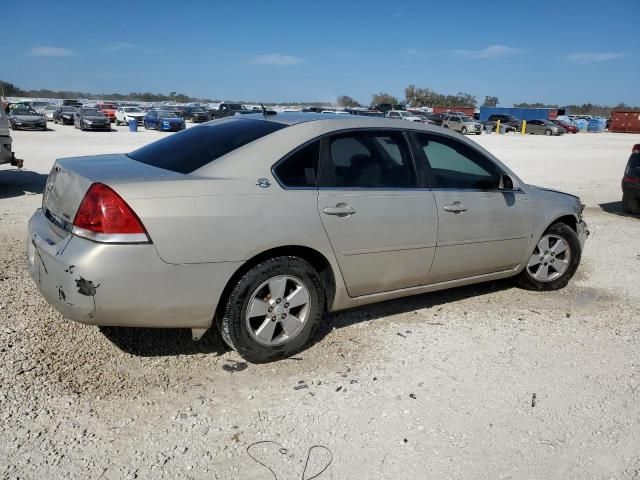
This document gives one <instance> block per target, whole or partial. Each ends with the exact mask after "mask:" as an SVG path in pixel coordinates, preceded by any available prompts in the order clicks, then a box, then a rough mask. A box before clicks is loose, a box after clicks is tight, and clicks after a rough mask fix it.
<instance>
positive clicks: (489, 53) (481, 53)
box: [453, 45, 521, 59]
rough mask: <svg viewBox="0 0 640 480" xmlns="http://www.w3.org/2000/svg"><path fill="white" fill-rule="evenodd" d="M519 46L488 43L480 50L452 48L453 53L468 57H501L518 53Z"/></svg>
mask: <svg viewBox="0 0 640 480" xmlns="http://www.w3.org/2000/svg"><path fill="white" fill-rule="evenodd" d="M520 52H521V50H520V49H519V48H513V47H507V46H506V45H489V46H488V47H487V48H483V49H482V50H454V51H453V53H455V54H456V55H461V56H463V57H469V58H479V59H485V58H503V57H509V56H511V55H515V54H516V53H520Z"/></svg>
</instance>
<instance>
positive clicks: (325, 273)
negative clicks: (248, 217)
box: [216, 245, 336, 318]
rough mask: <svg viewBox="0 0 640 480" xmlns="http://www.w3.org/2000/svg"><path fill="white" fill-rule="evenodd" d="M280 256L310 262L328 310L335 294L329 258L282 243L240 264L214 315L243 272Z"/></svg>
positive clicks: (229, 281) (222, 306)
mask: <svg viewBox="0 0 640 480" xmlns="http://www.w3.org/2000/svg"><path fill="white" fill-rule="evenodd" d="M281 256H294V257H299V258H301V259H303V260H306V261H307V262H309V263H310V264H311V266H312V267H313V268H314V269H315V270H316V272H317V273H318V277H319V278H320V283H321V284H322V288H323V289H324V292H325V305H324V307H323V309H324V310H328V309H329V308H330V307H331V305H333V300H334V298H335V294H336V277H335V272H334V271H333V268H332V267H331V263H330V262H329V260H328V259H327V258H326V257H325V256H324V255H323V254H322V253H320V252H319V251H317V250H315V249H313V248H310V247H304V246H301V245H284V246H280V247H275V248H271V249H269V250H265V251H263V252H261V253H259V254H257V255H255V256H253V257H251V258H250V259H249V260H247V261H246V262H244V263H243V264H242V266H240V267H239V268H238V269H237V270H236V271H235V272H234V273H233V275H231V277H230V278H229V280H228V281H227V284H226V285H225V287H224V289H223V291H222V295H220V300H219V302H218V307H217V309H216V317H217V318H220V316H219V314H220V312H221V309H223V308H224V305H225V304H226V301H227V300H226V299H227V298H228V296H229V294H230V293H231V290H232V289H233V287H234V286H235V284H236V283H237V282H238V280H239V279H240V278H241V277H242V276H243V275H244V274H245V273H247V272H248V271H249V270H251V269H252V268H253V267H255V266H256V265H258V264H259V263H261V262H263V261H265V260H268V259H270V258H274V257H281Z"/></svg>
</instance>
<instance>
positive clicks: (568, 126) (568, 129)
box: [551, 120, 578, 133]
mask: <svg viewBox="0 0 640 480" xmlns="http://www.w3.org/2000/svg"><path fill="white" fill-rule="evenodd" d="M551 121H552V122H553V123H555V124H556V125H560V126H561V127H562V128H564V131H565V132H567V133H578V127H576V126H575V125H571V124H570V123H567V122H563V121H562V120H551Z"/></svg>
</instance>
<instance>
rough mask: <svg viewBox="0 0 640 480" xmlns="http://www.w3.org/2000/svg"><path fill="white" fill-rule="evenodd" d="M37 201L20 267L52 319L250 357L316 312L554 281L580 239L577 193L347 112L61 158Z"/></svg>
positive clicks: (457, 144)
mask: <svg viewBox="0 0 640 480" xmlns="http://www.w3.org/2000/svg"><path fill="white" fill-rule="evenodd" d="M321 152H322V153H321ZM96 164H99V165H100V166H101V168H96V167H95V165H96ZM44 192H45V193H44V196H43V203H42V209H38V210H37V211H36V212H35V213H34V214H33V216H32V217H31V219H30V221H29V224H28V239H29V242H28V243H27V248H28V252H27V258H28V268H29V271H30V274H31V277H32V278H33V280H34V282H35V283H36V285H37V287H38V288H39V290H40V292H41V293H42V295H43V296H44V297H45V299H46V300H47V301H48V302H49V303H50V304H52V305H53V306H54V307H55V308H56V309H58V310H59V311H60V312H61V313H62V314H63V315H64V316H65V317H67V318H70V319H72V320H76V321H79V322H83V323H88V324H93V325H112V326H114V325H117V326H142V327H151V326H153V327H172V328H173V327H183V328H191V329H192V333H193V336H194V338H199V337H200V336H202V335H203V334H204V332H205V331H206V330H207V329H208V328H211V327H214V328H218V329H219V331H220V333H221V336H222V338H223V339H224V341H225V342H226V343H227V344H229V345H230V346H231V347H232V348H234V349H236V350H237V351H238V352H239V354H240V355H242V356H243V357H244V358H245V359H247V360H248V361H251V362H267V361H271V360H275V359H278V358H283V357H286V356H289V355H293V354H295V353H296V352H298V351H300V350H301V349H303V348H304V347H305V345H307V343H308V342H309V340H310V339H311V338H312V337H313V336H314V332H315V331H316V329H317V328H318V326H319V325H320V323H321V322H322V320H323V313H324V312H325V311H336V310H342V309H345V308H351V307H356V306H359V305H364V304H368V303H373V302H378V301H382V300H387V299H391V298H397V297H403V296H408V295H414V294H420V293H424V292H431V291H436V290H441V289H445V288H449V287H455V286H459V285H466V284H471V283H477V282H481V281H490V280H497V279H502V278H507V277H515V278H516V279H517V282H518V284H519V285H521V286H523V287H525V288H530V289H534V290H556V289H560V288H563V287H564V286H565V285H567V283H568V282H569V280H570V278H571V277H572V276H573V274H574V273H575V272H576V269H577V268H578V265H579V263H580V257H581V252H582V248H583V245H584V242H585V239H586V237H587V234H588V232H587V227H586V224H585V223H584V221H583V219H582V210H583V206H582V205H581V204H580V199H579V198H578V197H575V196H573V195H568V194H565V193H561V192H557V191H552V190H547V189H544V188H539V187H533V186H530V185H527V184H525V183H524V182H522V181H521V180H520V179H519V178H518V177H517V176H516V175H515V174H514V173H513V172H512V171H511V170H510V169H509V168H508V167H507V166H506V165H504V164H503V163H501V162H500V161H499V160H498V159H497V158H495V157H494V156H493V155H491V154H490V153H489V152H487V151H486V150H484V149H482V148H480V147H478V145H477V144H476V143H475V142H472V141H470V140H469V139H468V138H466V137H462V136H460V135H458V134H453V133H449V132H447V131H446V130H443V129H441V128H436V127H433V126H430V125H424V124H421V123H418V122H398V121H392V120H388V119H380V118H368V117H360V116H349V117H347V116H344V117H339V116H330V115H322V114H318V115H314V114H312V113H293V114H277V115H269V116H264V115H261V114H257V115H252V116H235V117H231V118H228V119H224V120H220V121H216V122H209V123H206V124H203V125H198V126H195V127H192V128H189V129H187V130H185V131H184V132H180V133H177V134H174V135H171V136H169V137H166V138H164V139H162V140H160V141H157V142H154V143H151V144H149V145H146V146H144V147H142V148H139V149H138V150H135V151H133V152H131V153H129V154H126V155H124V154H113V155H106V156H105V155H102V156H99V157H95V156H90V157H84V158H74V159H69V158H66V159H59V160H57V161H56V162H55V164H54V166H53V169H52V170H51V173H50V175H49V178H48V180H47V185H46V187H45V189H44ZM292 219H295V221H292ZM382 273H383V274H382ZM134 292H135V294H134Z"/></svg>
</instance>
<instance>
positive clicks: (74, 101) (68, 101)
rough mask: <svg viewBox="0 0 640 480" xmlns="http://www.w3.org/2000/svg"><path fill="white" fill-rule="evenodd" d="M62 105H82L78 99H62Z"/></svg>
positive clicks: (76, 106)
mask: <svg viewBox="0 0 640 480" xmlns="http://www.w3.org/2000/svg"><path fill="white" fill-rule="evenodd" d="M62 106H63V107H74V108H78V107H81V106H82V102H80V101H79V100H69V99H67V100H62Z"/></svg>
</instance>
